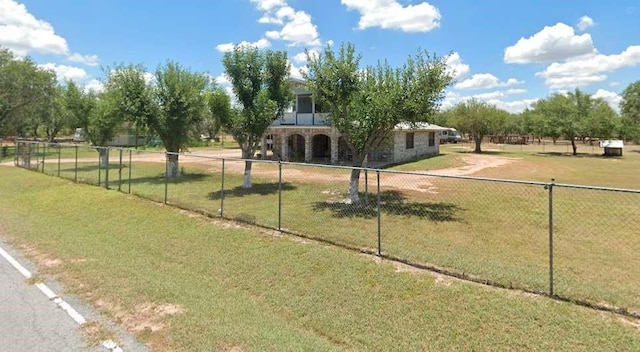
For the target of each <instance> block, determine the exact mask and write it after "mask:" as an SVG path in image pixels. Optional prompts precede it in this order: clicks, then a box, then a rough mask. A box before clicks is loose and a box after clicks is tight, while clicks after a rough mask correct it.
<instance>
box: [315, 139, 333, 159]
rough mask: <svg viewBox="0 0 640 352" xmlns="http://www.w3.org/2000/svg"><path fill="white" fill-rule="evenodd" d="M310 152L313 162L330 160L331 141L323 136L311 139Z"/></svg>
mask: <svg viewBox="0 0 640 352" xmlns="http://www.w3.org/2000/svg"><path fill="white" fill-rule="evenodd" d="M311 151H312V157H313V159H314V161H324V162H327V161H329V160H331V139H330V138H329V136H327V135H324V134H317V135H315V136H313V138H312V139H311Z"/></svg>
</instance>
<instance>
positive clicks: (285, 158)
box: [280, 133, 289, 161]
mask: <svg viewBox="0 0 640 352" xmlns="http://www.w3.org/2000/svg"><path fill="white" fill-rule="evenodd" d="M280 140H281V141H282V155H281V156H280V159H281V160H282V161H289V143H288V141H287V134H286V133H283V134H281V135H280Z"/></svg>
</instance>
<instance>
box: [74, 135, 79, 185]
mask: <svg viewBox="0 0 640 352" xmlns="http://www.w3.org/2000/svg"><path fill="white" fill-rule="evenodd" d="M75 149H76V166H75V170H74V174H73V180H74V182H75V183H78V145H77V144H76V145H75Z"/></svg>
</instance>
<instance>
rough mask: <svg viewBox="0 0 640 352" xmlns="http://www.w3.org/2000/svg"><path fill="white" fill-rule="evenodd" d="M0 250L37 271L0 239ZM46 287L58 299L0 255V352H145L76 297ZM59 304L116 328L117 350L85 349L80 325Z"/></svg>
mask: <svg viewBox="0 0 640 352" xmlns="http://www.w3.org/2000/svg"><path fill="white" fill-rule="evenodd" d="M0 248H2V249H4V251H6V252H7V253H8V254H9V255H10V256H11V257H12V258H14V259H15V260H16V261H17V262H19V263H20V265H22V266H23V267H26V269H27V270H28V271H30V272H31V273H35V272H36V271H37V268H36V267H35V266H34V265H33V263H30V262H29V261H27V260H25V259H24V258H23V257H21V256H20V255H19V253H17V252H16V251H14V250H12V249H11V248H10V247H9V246H8V245H7V244H6V242H3V241H1V240H0ZM46 286H47V288H50V289H52V290H53V291H54V292H55V294H56V295H57V297H59V298H56V299H50V298H49V297H47V296H46V295H45V294H44V293H43V292H42V291H41V290H40V289H39V288H38V287H37V286H36V285H34V284H33V283H30V282H29V280H28V279H27V278H26V277H25V276H24V275H23V273H20V272H19V271H18V270H17V269H16V268H15V267H14V266H13V265H12V264H11V263H9V261H7V260H6V258H4V257H3V256H0V351H12V352H22V351H25V352H40V351H43V352H44V351H46V352H49V351H51V352H56V351H64V352H75V351H101V352H105V351H121V350H122V351H136V352H137V351H148V349H147V348H146V347H144V346H143V345H141V344H139V343H138V342H136V341H135V339H133V337H131V336H130V335H127V334H126V333H124V332H123V331H121V330H118V329H117V327H115V326H113V324H112V323H110V322H107V321H105V320H104V318H103V317H101V316H99V314H98V313H97V312H95V311H94V310H93V309H92V308H91V307H90V306H88V305H86V304H84V303H83V302H81V301H80V300H79V299H78V298H77V297H72V296H70V295H64V294H61V292H62V290H63V288H62V287H61V286H60V285H59V284H58V283H56V282H52V281H50V280H49V281H48V282H47V283H46ZM62 301H64V302H66V303H68V304H69V305H70V306H71V307H72V308H73V310H74V311H77V312H78V314H79V316H80V318H81V319H86V320H87V321H92V320H96V321H99V322H100V323H101V324H102V325H103V326H107V327H108V328H113V329H116V330H117V331H115V332H116V334H117V335H118V337H119V339H118V340H119V346H117V347H118V348H121V349H118V348H115V349H114V348H113V347H114V346H108V347H111V348H107V347H105V346H102V345H98V346H89V343H88V340H87V337H86V334H85V333H84V332H83V331H82V328H81V326H80V324H78V322H77V321H76V320H74V319H73V318H72V317H71V316H70V315H69V314H68V313H67V311H65V310H63V309H62V308H61V304H60V302H62ZM62 306H64V304H62ZM76 317H78V316H76Z"/></svg>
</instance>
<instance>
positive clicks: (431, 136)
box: [429, 132, 436, 147]
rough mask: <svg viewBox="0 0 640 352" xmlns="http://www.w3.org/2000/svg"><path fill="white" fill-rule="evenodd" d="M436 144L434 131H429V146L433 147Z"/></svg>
mask: <svg viewBox="0 0 640 352" xmlns="http://www.w3.org/2000/svg"><path fill="white" fill-rule="evenodd" d="M435 145H436V133H435V132H429V146H430V147H433V146H435Z"/></svg>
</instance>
